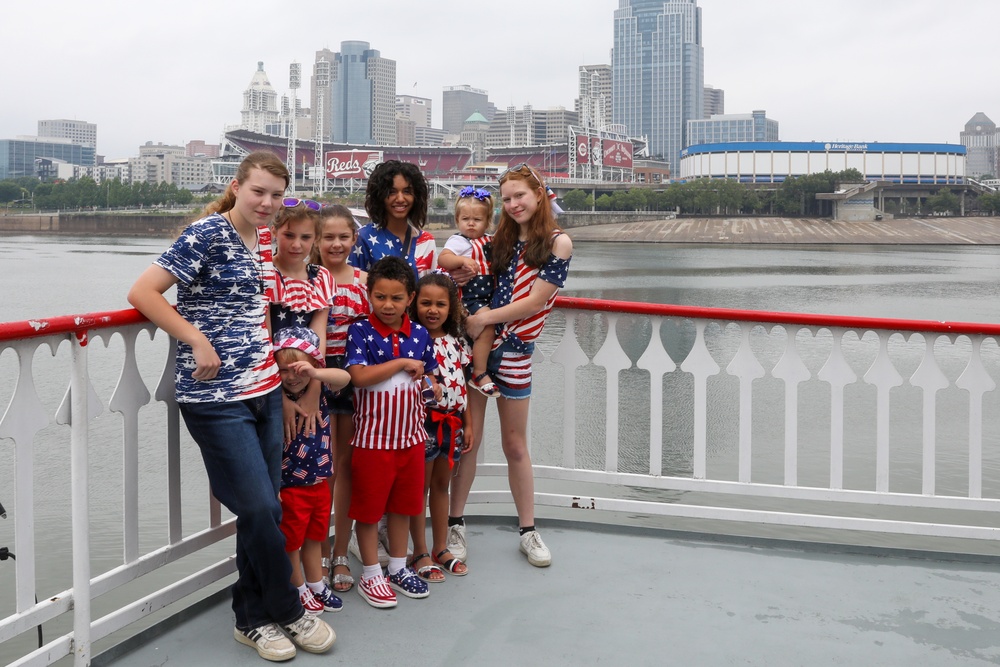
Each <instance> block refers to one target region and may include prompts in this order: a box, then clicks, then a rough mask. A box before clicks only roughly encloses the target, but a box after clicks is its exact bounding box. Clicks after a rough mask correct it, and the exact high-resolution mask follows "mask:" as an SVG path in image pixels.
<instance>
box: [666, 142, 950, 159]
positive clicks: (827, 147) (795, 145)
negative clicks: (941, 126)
mask: <svg viewBox="0 0 1000 667" xmlns="http://www.w3.org/2000/svg"><path fill="white" fill-rule="evenodd" d="M754 151H756V152H789V153H949V154H954V155H965V154H966V149H965V146H962V145H959V144H891V143H884V144H883V143H878V142H868V141H827V142H821V141H743V142H735V141H734V142H727V143H719V144H698V145H696V146H689V147H687V148H685V149H684V150H682V151H681V156H682V157H683V156H685V155H696V154H698V153H729V152H739V153H751V152H754Z"/></svg>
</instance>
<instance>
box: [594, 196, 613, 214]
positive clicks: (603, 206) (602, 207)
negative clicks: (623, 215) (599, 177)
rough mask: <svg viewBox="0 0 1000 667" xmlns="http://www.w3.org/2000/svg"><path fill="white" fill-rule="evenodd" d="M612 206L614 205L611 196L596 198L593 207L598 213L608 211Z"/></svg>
mask: <svg viewBox="0 0 1000 667" xmlns="http://www.w3.org/2000/svg"><path fill="white" fill-rule="evenodd" d="M613 204H614V199H612V197H611V195H601V196H600V197H598V198H597V201H596V202H595V207H596V208H597V210H598V211H610V210H611V209H612V206H613Z"/></svg>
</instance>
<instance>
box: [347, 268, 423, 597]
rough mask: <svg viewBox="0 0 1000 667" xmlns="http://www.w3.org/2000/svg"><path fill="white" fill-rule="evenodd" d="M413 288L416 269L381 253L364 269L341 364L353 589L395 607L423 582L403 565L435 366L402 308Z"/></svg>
mask: <svg viewBox="0 0 1000 667" xmlns="http://www.w3.org/2000/svg"><path fill="white" fill-rule="evenodd" d="M415 290H416V285H415V281H414V276H413V269H412V268H410V266H409V264H407V263H406V262H405V261H404V260H403V259H401V258H399V257H385V258H383V259H380V260H379V261H377V262H375V264H373V265H372V266H371V267H370V268H369V270H368V298H369V301H370V302H371V309H372V312H371V315H369V316H368V318H367V319H365V320H361V321H359V322H355V323H353V324H352V325H351V327H350V329H348V333H347V350H346V359H345V361H344V366H345V368H346V369H347V372H348V373H350V374H351V381H352V382H353V383H354V387H355V390H354V405H355V410H354V439H353V440H352V441H351V445H352V447H353V448H354V450H353V453H352V456H351V477H352V485H351V509H350V512H349V514H350V516H351V518H352V519H354V520H355V522H356V527H355V530H356V532H357V537H358V546H359V548H360V551H361V560H362V561H363V565H364V572H363V573H362V575H361V581H360V583H359V584H358V593H359V594H360V595H361V597H363V598H364V599H365V600H366V601H367V602H368V603H369V604H370V605H372V606H373V607H376V608H389V607H395V606H396V594H395V593H394V592H393V589H395V590H396V591H399V592H400V593H402V594H403V595H406V596H408V597H411V598H425V597H427V595H428V594H429V591H428V588H427V584H426V583H425V582H424V581H422V580H421V579H420V577H418V576H417V574H416V572H414V571H413V568H411V567H407V566H406V544H407V539H408V537H409V517H411V516H415V515H417V514H420V513H421V512H423V511H424V441H425V440H426V439H427V433H426V431H425V430H424V416H425V407H424V399H423V397H422V396H421V389H422V388H423V387H424V383H425V381H426V380H427V379H429V380H430V382H431V386H433V388H434V393H435V397H436V398H437V399H440V397H441V388H440V386H438V385H437V382H436V381H435V380H434V378H433V376H431V375H430V372H431V371H433V370H434V369H435V368H437V360H436V359H435V356H434V344H433V341H432V340H431V337H430V335H429V334H428V333H427V330H426V329H425V328H424V327H422V326H421V325H419V324H417V323H416V322H411V321H410V318H409V317H408V316H407V314H406V312H407V309H408V308H409V306H410V302H411V301H412V300H413V295H414V292H415ZM386 513H387V514H388V534H389V567H388V575H389V576H388V581H387V580H386V577H385V576H383V573H382V568H381V567H380V566H379V563H378V555H377V554H378V521H379V519H380V518H381V517H382V515H383V514H386Z"/></svg>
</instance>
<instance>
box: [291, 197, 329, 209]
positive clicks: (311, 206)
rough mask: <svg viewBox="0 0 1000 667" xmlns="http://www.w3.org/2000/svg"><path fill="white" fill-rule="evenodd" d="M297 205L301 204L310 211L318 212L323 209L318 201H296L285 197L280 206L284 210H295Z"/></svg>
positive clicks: (293, 198)
mask: <svg viewBox="0 0 1000 667" xmlns="http://www.w3.org/2000/svg"><path fill="white" fill-rule="evenodd" d="M299 204H302V205H303V206H305V207H306V208H307V209H309V210H310V211H318V210H320V209H321V208H323V205H322V204H320V203H319V202H318V201H313V200H312V199H296V198H295V197H285V198H284V199H282V200H281V205H282V206H284V207H285V208H295V207H296V206H298V205H299Z"/></svg>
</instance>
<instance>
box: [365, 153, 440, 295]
mask: <svg viewBox="0 0 1000 667" xmlns="http://www.w3.org/2000/svg"><path fill="white" fill-rule="evenodd" d="M428 197H429V192H428V189H427V181H426V180H425V179H424V175H423V174H422V173H421V172H420V168H419V167H417V165H415V164H411V163H409V162H400V161H399V160H386V161H385V162H382V163H380V164H379V165H378V166H376V167H375V169H374V171H372V174H371V176H369V177H368V188H367V190H366V191H365V210H366V211H367V212H368V217H369V218H370V219H371V222H370V223H368V224H367V225H365V226H364V227H362V228H361V230H360V231H359V232H358V240H357V243H356V244H355V245H354V254H353V255H352V256H351V264H353V265H354V266H356V267H358V268H359V269H361V270H362V271H367V270H368V269H369V267H371V265H372V264H374V263H375V262H377V261H378V260H380V259H382V258H383V257H402V258H403V259H404V260H406V263H407V264H409V265H410V266H411V267H413V272H414V276H415V279H419V278H420V277H421V276H423V275H425V274H427V273H430V272H431V271H433V270H434V249H435V247H436V242H435V241H434V236H433V235H432V234H431V233H430V232H427V231H424V224H425V223H426V222H427V200H428Z"/></svg>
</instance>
